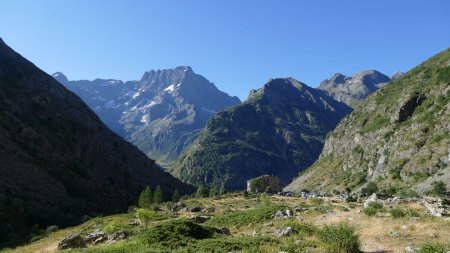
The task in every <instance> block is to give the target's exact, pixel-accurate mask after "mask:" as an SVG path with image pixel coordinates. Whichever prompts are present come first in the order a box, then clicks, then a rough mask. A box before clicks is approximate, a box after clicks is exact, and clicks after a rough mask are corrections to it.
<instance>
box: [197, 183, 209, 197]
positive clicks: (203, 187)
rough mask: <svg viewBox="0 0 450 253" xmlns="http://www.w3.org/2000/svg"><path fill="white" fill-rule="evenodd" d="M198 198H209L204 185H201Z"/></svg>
mask: <svg viewBox="0 0 450 253" xmlns="http://www.w3.org/2000/svg"><path fill="white" fill-rule="evenodd" d="M196 197H197V198H205V197H208V188H206V187H205V186H203V185H199V186H198V188H197V193H196Z"/></svg>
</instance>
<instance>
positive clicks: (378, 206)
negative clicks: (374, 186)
mask: <svg viewBox="0 0 450 253" xmlns="http://www.w3.org/2000/svg"><path fill="white" fill-rule="evenodd" d="M368 207H370V208H374V209H377V210H381V209H383V203H381V202H378V201H372V202H369V204H368Z"/></svg>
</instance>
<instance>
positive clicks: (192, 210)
mask: <svg viewBox="0 0 450 253" xmlns="http://www.w3.org/2000/svg"><path fill="white" fill-rule="evenodd" d="M201 210H202V208H201V207H199V206H193V207H190V208H189V211H191V212H194V213H196V212H200V211H201Z"/></svg>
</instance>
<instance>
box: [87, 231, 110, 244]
mask: <svg viewBox="0 0 450 253" xmlns="http://www.w3.org/2000/svg"><path fill="white" fill-rule="evenodd" d="M100 237H105V233H104V232H102V231H98V232H92V233H88V234H86V236H85V237H84V241H85V242H87V243H90V242H94V241H95V240H97V239H98V238H100Z"/></svg>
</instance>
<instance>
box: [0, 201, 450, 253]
mask: <svg viewBox="0 0 450 253" xmlns="http://www.w3.org/2000/svg"><path fill="white" fill-rule="evenodd" d="M183 202H184V203H185V204H186V205H187V208H185V210H184V211H177V212H171V211H169V210H168V205H165V204H163V205H162V206H161V209H162V210H160V211H149V212H148V213H147V214H150V215H147V216H146V217H147V218H146V219H147V221H146V224H144V223H143V222H141V224H140V225H139V226H132V225H128V224H129V222H130V220H132V219H135V218H136V211H132V212H130V213H127V214H119V215H113V216H107V217H98V218H94V219H91V220H89V221H87V222H86V223H84V224H81V225H79V226H77V227H72V228H66V229H62V230H59V231H56V232H52V233H49V234H48V235H46V236H44V237H43V238H42V239H40V240H37V241H35V242H32V243H30V244H28V245H25V246H21V247H17V248H16V249H9V250H8V249H4V250H3V251H0V252H2V253H3V252H10V253H13V252H14V253H15V252H56V251H58V250H57V248H58V243H59V242H60V241H61V240H62V239H63V238H65V237H67V236H68V235H71V234H81V235H82V236H86V234H88V233H91V232H93V231H103V232H105V233H108V234H110V233H114V232H117V231H126V232H127V234H128V235H129V236H128V238H127V239H124V240H120V241H117V242H115V243H112V244H106V243H101V244H99V245H95V246H94V245H92V244H87V248H84V249H71V250H66V251H63V252H230V251H235V252H280V251H285V252H330V251H331V250H330V249H329V248H327V244H326V243H324V242H323V241H321V239H320V236H318V234H320V232H317V231H319V230H321V229H322V228H323V227H324V226H326V225H330V224H338V223H341V222H345V223H347V224H349V225H351V226H353V227H354V228H355V229H356V233H357V234H358V235H359V238H360V241H361V247H360V249H361V250H362V251H363V252H416V250H418V249H419V248H421V247H422V245H424V244H426V243H431V244H447V245H448V244H450V219H449V218H443V217H433V216H430V215H429V214H427V212H426V209H425V208H424V207H423V206H421V205H419V204H417V203H410V204H401V205H398V206H396V208H398V209H401V210H404V211H405V212H404V214H405V215H403V217H399V218H394V217H393V216H392V211H391V210H392V207H389V206H384V207H382V208H381V209H380V210H378V212H377V213H376V214H374V215H373V216H368V215H367V214H364V212H362V211H361V209H362V203H342V202H339V201H338V202H334V201H332V199H308V200H306V199H303V198H300V197H278V196H271V197H263V198H261V197H257V196H254V197H250V198H244V197H243V196H241V195H239V194H228V195H226V196H223V197H216V198H194V199H187V200H185V201H183ZM321 202H322V203H321ZM190 207H201V209H202V211H200V212H191V211H189V209H190ZM286 209H290V210H292V215H290V217H287V216H289V215H287V213H286ZM277 211H281V213H282V215H284V217H282V216H280V212H278V219H277V218H275V217H274V215H275V213H277ZM141 215H142V214H141ZM193 215H194V216H195V215H197V217H198V216H203V217H205V216H206V219H207V218H208V217H207V216H210V217H212V218H211V219H209V220H207V221H206V222H204V223H203V221H202V223H203V224H201V225H197V223H192V224H195V226H194V225H192V226H191V223H186V224H185V223H177V221H183V220H186V218H188V220H189V219H190V218H189V217H191V218H192V216H193ZM275 216H277V215H275ZM165 224H166V225H165ZM167 224H172V225H167ZM174 224H175V225H174ZM341 224H342V223H341ZM177 226H178V227H177ZM197 226H198V227H197ZM214 227H215V228H217V227H226V228H228V229H229V230H230V232H231V236H225V235H223V234H217V233H216V234H214V235H209V236H208V235H206V234H208V231H210V230H202V229H203V228H208V229H209V228H214ZM286 227H292V228H293V229H294V231H295V232H294V233H291V234H289V233H288V235H285V236H279V237H277V236H275V235H274V232H276V231H277V230H278V229H280V228H286ZM158 229H159V230H158ZM169 230H170V231H171V232H170V233H173V234H167V233H169V232H168V231H169ZM180 231H181V232H180ZM191 232H193V233H191ZM278 232H279V231H278ZM176 233H180V234H176ZM200 234H205V235H206V236H204V237H203V238H200V237H198V236H199V235H200ZM343 252H345V251H343ZM427 252H433V251H427Z"/></svg>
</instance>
